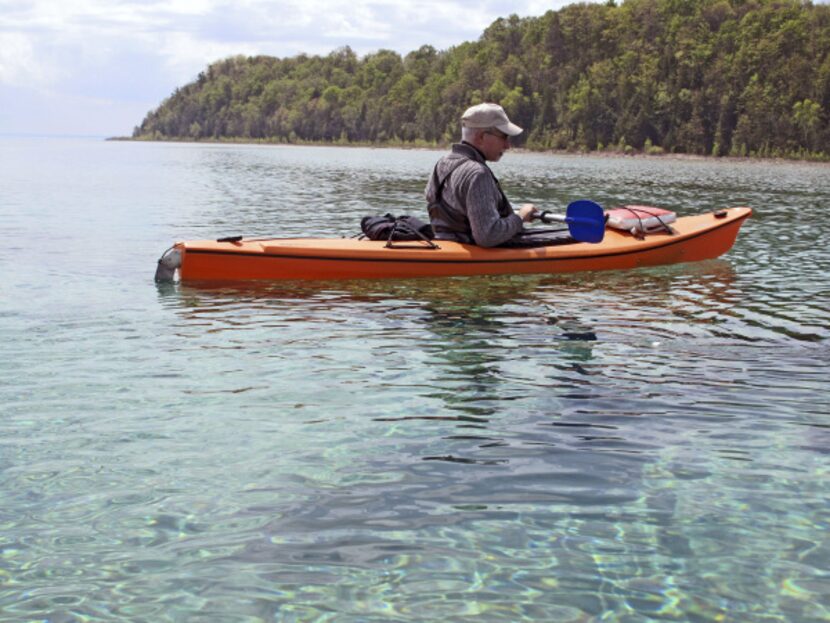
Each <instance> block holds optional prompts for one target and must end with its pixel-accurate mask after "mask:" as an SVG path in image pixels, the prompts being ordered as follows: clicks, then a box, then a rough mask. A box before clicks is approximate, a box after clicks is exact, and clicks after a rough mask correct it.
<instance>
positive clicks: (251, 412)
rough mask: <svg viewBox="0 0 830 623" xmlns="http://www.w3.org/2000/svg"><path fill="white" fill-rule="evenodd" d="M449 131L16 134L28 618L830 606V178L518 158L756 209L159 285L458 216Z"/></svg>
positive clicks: (3, 467)
mask: <svg viewBox="0 0 830 623" xmlns="http://www.w3.org/2000/svg"><path fill="white" fill-rule="evenodd" d="M438 155H439V154H438V153H436V152H429V151H409V152H407V151H396V150H368V149H366V150H363V149H325V148H296V147H255V146H210V145H206V146H196V145H165V144H129V143H105V142H96V141H77V140H52V139H25V140H24V139H10V138H3V139H0V186H2V191H0V217H1V218H2V222H3V223H4V229H5V232H6V237H5V245H3V247H2V249H0V496H2V497H0V500H2V504H0V621H27V620H49V621H113V620H126V621H427V620H447V621H465V620H470V621H473V620H475V621H557V622H567V621H574V622H577V621H578V622H583V621H615V622H617V621H619V622H639V621H736V622H738V621H740V622H744V621H753V622H754V621H757V622H764V623H766V622H773V621H775V622H778V621H787V622H798V621H826V620H830V588H828V587H830V581H828V580H830V577H828V576H830V563H829V562H828V561H830V545H828V541H827V536H826V535H827V533H828V527H830V526H828V523H830V515H828V511H827V509H828V502H830V484H828V483H830V479H829V478H828V471H829V470H830V460H828V450H827V448H828V446H830V415H829V414H828V411H830V410H829V409H828V407H827V403H828V394H830V392H828V390H827V384H828V380H830V379H829V378H828V363H827V362H828V348H827V345H828V338H830V311H828V302H829V301H828V298H830V297H829V296H828V293H830V278H828V277H827V275H828V271H830V260H828V257H827V253H826V249H827V245H826V243H824V242H822V241H824V240H826V239H827V237H828V235H830V231H828V230H830V227H828V225H827V224H826V215H825V212H826V206H827V205H828V204H830V175H828V172H830V169H828V168H827V167H826V166H816V165H799V164H770V163H764V164H761V163H730V162H714V163H713V162H708V161H706V162H704V161H676V160H674V161H673V160H642V159H611V158H589V157H555V156H543V155H532V154H518V153H516V154H508V156H506V158H505V160H504V162H503V163H500V164H498V165H496V172H497V175H499V176H500V177H501V178H502V180H503V182H504V185H505V187H506V188H507V192H508V194H509V195H510V196H511V197H512V198H513V199H514V200H515V201H516V202H522V201H534V202H537V203H539V204H542V205H546V206H552V207H556V206H562V205H564V204H566V203H567V202H568V201H570V200H572V199H575V198H580V197H583V196H588V197H591V198H594V199H596V200H598V201H600V202H602V203H605V204H614V203H622V202H629V203H630V202H643V203H656V204H661V205H667V206H668V207H672V208H674V209H676V210H677V211H678V212H680V213H692V212H695V211H698V210H702V209H707V210H709V209H715V208H717V207H722V206H725V205H751V206H753V208H755V214H754V216H753V218H752V219H751V220H750V221H748V223H747V224H746V225H745V227H744V228H743V231H742V232H741V235H740V236H739V239H738V242H737V244H736V246H735V248H734V249H733V250H732V251H731V252H730V253H729V254H728V255H727V256H725V257H724V258H723V259H721V260H717V261H712V262H705V263H699V264H693V265H687V266H675V267H668V268H660V269H649V270H643V271H631V272H621V273H613V272H612V273H596V274H579V275H567V276H547V277H545V276H534V277H500V278H476V279H448V280H412V281H405V280H404V281H397V282H351V283H322V284H297V283H286V284H277V285H261V286H257V287H238V288H216V289H197V288H191V287H186V286H180V285H175V286H162V287H157V286H156V285H155V284H154V283H153V281H152V276H153V271H154V268H155V261H156V259H157V258H158V256H159V255H160V254H161V252H162V251H163V250H164V249H165V248H166V247H167V246H169V244H170V243H172V242H173V241H174V240H176V239H185V238H194V237H218V236H223V235H232V234H237V233H240V234H246V235H267V234H278V235H292V234H305V233H309V232H315V231H317V232H320V233H321V234H323V233H325V234H333V235H351V234H353V233H355V232H356V230H357V223H358V221H359V218H360V216H362V215H364V214H372V213H383V212H386V211H390V210H391V211H394V212H407V213H412V214H422V211H423V207H422V202H421V198H420V197H421V192H422V190H423V185H424V180H425V179H426V176H427V175H428V174H429V171H430V168H431V166H432V164H433V162H434V161H435V160H436V158H437V157H438Z"/></svg>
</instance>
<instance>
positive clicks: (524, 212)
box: [519, 203, 536, 223]
mask: <svg viewBox="0 0 830 623" xmlns="http://www.w3.org/2000/svg"><path fill="white" fill-rule="evenodd" d="M535 212H536V206H535V205H533V204H532V203H524V204H522V207H521V208H519V216H520V217H521V218H522V220H523V221H524V222H525V223H529V222H530V221H531V220H533V215H534V213H535Z"/></svg>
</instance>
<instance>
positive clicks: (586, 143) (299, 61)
mask: <svg viewBox="0 0 830 623" xmlns="http://www.w3.org/2000/svg"><path fill="white" fill-rule="evenodd" d="M481 101H492V102H497V103H499V104H501V105H502V106H504V108H505V109H506V110H507V112H508V114H509V115H510V117H511V119H512V120H514V121H515V122H516V123H517V124H518V125H520V126H522V127H524V128H525V133H524V134H523V135H521V136H520V137H518V139H517V141H516V145H515V147H517V148H523V149H527V150H529V151H538V152H555V153H597V154H606V153H609V154H615V155H635V154H644V155H650V156H660V155H672V156H676V155H685V156H707V157H713V156H714V157H734V158H757V159H790V160H805V161H823V162H827V161H830V6H828V5H826V4H820V5H814V4H812V2H810V0H624V1H623V2H617V0H608V2H606V3H605V4H572V5H569V6H566V7H564V8H563V9H560V10H558V11H548V12H547V13H545V14H544V15H542V16H540V17H531V18H520V17H518V16H516V15H511V16H510V17H508V18H500V19H498V20H496V21H495V22H493V23H492V24H491V25H490V26H489V27H488V28H487V29H486V30H485V31H484V32H483V34H482V35H481V37H480V38H479V39H478V40H476V41H473V42H464V43H462V44H460V45H458V46H455V47H452V48H450V49H448V50H445V51H438V50H436V49H435V48H433V47H431V46H422V47H421V48H420V49H418V50H416V51H413V52H410V53H409V54H407V55H406V56H403V57H402V56H401V55H399V54H398V53H396V52H394V51H391V50H380V51H378V52H375V53H372V54H368V55H366V56H364V57H358V56H357V55H356V54H355V53H354V52H353V51H352V50H351V49H350V48H348V47H344V48H340V49H338V50H335V51H333V52H332V53H331V54H329V55H327V56H308V55H304V54H301V55H298V56H295V57H291V58H284V59H280V58H276V57H269V56H256V57H245V56H235V57H231V58H227V59H224V60H221V61H218V62H216V63H213V64H211V65H210V66H208V67H207V69H206V70H205V71H203V72H202V73H200V74H199V76H198V78H197V79H196V80H194V81H193V82H191V83H189V84H187V85H184V86H183V87H181V88H177V89H176V90H175V91H174V93H173V94H172V95H170V97H168V98H167V99H165V100H164V101H163V102H162V103H161V104H160V105H159V107H158V108H156V109H155V110H152V111H150V112H149V113H148V114H147V116H146V117H145V118H144V120H143V121H142V123H141V124H140V125H139V126H137V127H136V128H135V130H134V132H133V135H132V137H131V139H132V140H161V141H171V140H172V141H200V142H205V141H210V142H229V143H263V144H291V145H352V146H373V147H377V146H386V147H408V148H419V147H422V148H440V147H444V146H446V145H448V144H450V143H452V142H454V141H456V140H457V139H458V134H459V129H458V125H459V124H458V118H459V116H460V114H461V111H463V110H464V109H465V108H466V107H467V106H469V105H470V104H473V103H478V102H481Z"/></svg>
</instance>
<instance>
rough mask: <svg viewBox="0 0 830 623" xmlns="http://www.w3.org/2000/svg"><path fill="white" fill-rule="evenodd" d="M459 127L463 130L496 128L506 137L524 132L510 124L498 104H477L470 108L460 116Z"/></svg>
mask: <svg viewBox="0 0 830 623" xmlns="http://www.w3.org/2000/svg"><path fill="white" fill-rule="evenodd" d="M461 125H462V126H463V127H465V128H496V129H497V130H501V131H502V132H504V133H505V134H507V136H518V135H519V134H521V133H522V132H524V130H522V128H520V127H519V126H517V125H516V124H515V123H511V121H510V119H508V118H507V113H506V112H504V108H502V107H501V106H499V105H498V104H490V103H485V104H477V105H475V106H471V107H470V108H468V109H467V110H465V111H464V114H463V115H461Z"/></svg>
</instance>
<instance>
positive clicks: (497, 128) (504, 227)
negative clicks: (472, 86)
mask: <svg viewBox="0 0 830 623" xmlns="http://www.w3.org/2000/svg"><path fill="white" fill-rule="evenodd" d="M522 131H523V130H522V128H520V127H519V126H517V125H516V124H514V123H512V122H511V121H510V120H509V119H508V118H507V113H505V112H504V109H503V108H502V107H501V106H499V105H498V104H489V103H487V104H478V105H477V106H472V107H471V108H468V109H467V110H466V111H465V112H464V114H463V115H462V117H461V143H457V144H455V145H453V146H452V152H451V153H449V154H447V155H446V156H444V157H443V158H441V159H440V160H439V161H438V163H437V164H436V165H435V169H433V172H432V176H431V177H430V180H429V183H428V184H427V189H426V198H427V202H428V203H429V207H428V210H429V218H430V223H431V225H432V229H433V230H434V232H435V238H436V239H437V240H454V241H456V242H466V243H473V244H477V245H479V246H482V247H495V246H498V245H500V244H503V243H504V242H507V241H508V240H510V239H511V238H513V237H514V236H516V235H517V234H519V233H520V232H521V231H523V229H524V223H526V222H529V221H530V220H531V218H532V216H533V214H534V212H535V207H534V206H533V205H531V204H525V205H523V206H522V207H521V208H520V209H519V212H518V213H516V212H514V211H513V207H512V206H511V205H510V202H509V201H508V200H507V197H506V196H505V195H504V192H503V191H502V189H501V186H500V185H499V181H498V180H497V179H496V176H495V175H493V172H492V171H491V170H490V167H488V166H487V161H490V162H497V161H498V160H499V159H500V158H501V157H502V156H503V155H504V152H505V151H507V150H508V149H510V137H511V136H518V135H519V134H521V133H522Z"/></svg>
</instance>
